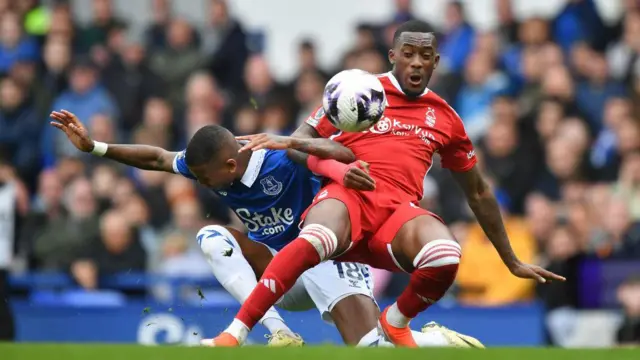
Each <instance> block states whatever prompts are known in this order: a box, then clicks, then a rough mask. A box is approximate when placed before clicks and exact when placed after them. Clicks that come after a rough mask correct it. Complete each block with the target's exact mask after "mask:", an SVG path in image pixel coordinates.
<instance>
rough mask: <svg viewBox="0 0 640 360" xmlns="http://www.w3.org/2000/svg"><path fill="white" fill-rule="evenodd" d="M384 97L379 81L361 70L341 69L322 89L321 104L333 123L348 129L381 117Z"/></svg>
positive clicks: (360, 128) (362, 126) (357, 128)
mask: <svg viewBox="0 0 640 360" xmlns="http://www.w3.org/2000/svg"><path fill="white" fill-rule="evenodd" d="M386 106H387V98H386V96H385V94H384V88H383V87H382V84H381V83H380V80H378V78H377V77H376V76H375V75H372V74H370V73H368V72H366V71H362V70H344V71H341V72H339V73H338V74H337V75H335V76H334V77H332V78H331V80H329V82H328V83H327V85H326V86H325V88H324V95H323V97H322V107H323V109H324V112H325V113H326V114H327V118H328V119H329V121H331V123H332V124H333V126H335V127H336V128H338V129H340V130H342V131H347V132H359V131H363V130H366V129H368V128H370V127H371V126H372V125H374V124H375V123H376V122H378V120H380V118H381V117H382V113H383V112H384V109H385V107H386Z"/></svg>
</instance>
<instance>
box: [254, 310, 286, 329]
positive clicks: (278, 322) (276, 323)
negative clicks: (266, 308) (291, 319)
mask: <svg viewBox="0 0 640 360" xmlns="http://www.w3.org/2000/svg"><path fill="white" fill-rule="evenodd" d="M274 311H275V310H274ZM276 314H277V312H276ZM266 316H267V315H265V317H266ZM278 316H279V315H278ZM260 321H261V323H262V325H264V327H266V328H267V330H269V332H270V333H272V334H275V333H276V332H278V331H286V332H291V329H289V327H288V326H287V324H285V323H284V320H282V318H272V317H270V318H266V319H265V318H264V317H263V318H262V320H260Z"/></svg>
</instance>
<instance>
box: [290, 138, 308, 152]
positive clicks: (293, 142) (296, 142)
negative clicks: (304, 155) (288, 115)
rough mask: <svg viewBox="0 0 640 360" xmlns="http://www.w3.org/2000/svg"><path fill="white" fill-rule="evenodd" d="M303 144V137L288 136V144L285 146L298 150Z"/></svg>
mask: <svg viewBox="0 0 640 360" xmlns="http://www.w3.org/2000/svg"><path fill="white" fill-rule="evenodd" d="M303 144H304V141H303V139H300V138H295V137H290V138H289V141H288V144H287V147H288V148H289V149H293V150H300V149H301V148H302V146H303Z"/></svg>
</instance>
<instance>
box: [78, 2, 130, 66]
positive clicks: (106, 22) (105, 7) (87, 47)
mask: <svg viewBox="0 0 640 360" xmlns="http://www.w3.org/2000/svg"><path fill="white" fill-rule="evenodd" d="M92 5H93V19H92V22H91V23H90V24H89V26H87V27H86V28H85V29H83V30H82V31H80V32H79V34H78V35H79V36H80V46H81V51H82V52H83V53H86V52H88V51H92V50H94V46H103V45H106V43H107V37H108V34H109V32H110V31H111V30H112V29H114V28H117V27H122V26H126V24H125V22H124V21H123V20H121V19H120V18H118V17H117V16H116V15H115V14H114V11H113V2H112V0H92Z"/></svg>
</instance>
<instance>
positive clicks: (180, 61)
mask: <svg viewBox="0 0 640 360" xmlns="http://www.w3.org/2000/svg"><path fill="white" fill-rule="evenodd" d="M166 31H167V45H168V46H167V47H166V48H165V49H162V50H158V51H156V52H154V53H153V54H151V57H150V61H149V65H150V68H151V70H152V71H153V72H154V73H156V74H158V76H160V77H161V78H162V79H163V80H164V82H165V84H166V86H167V95H168V98H169V100H170V101H171V103H172V104H173V105H180V104H182V99H183V94H184V89H185V84H186V82H187V79H188V78H189V76H190V75H191V73H192V72H193V71H195V70H198V69H201V68H202V67H203V66H204V64H205V62H204V60H205V58H204V56H203V55H202V54H201V53H200V51H199V50H198V48H197V46H196V42H195V37H194V30H193V28H192V27H191V25H190V24H189V23H188V22H187V21H186V20H184V19H172V20H171V23H170V24H169V26H168V27H167V28H166Z"/></svg>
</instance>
